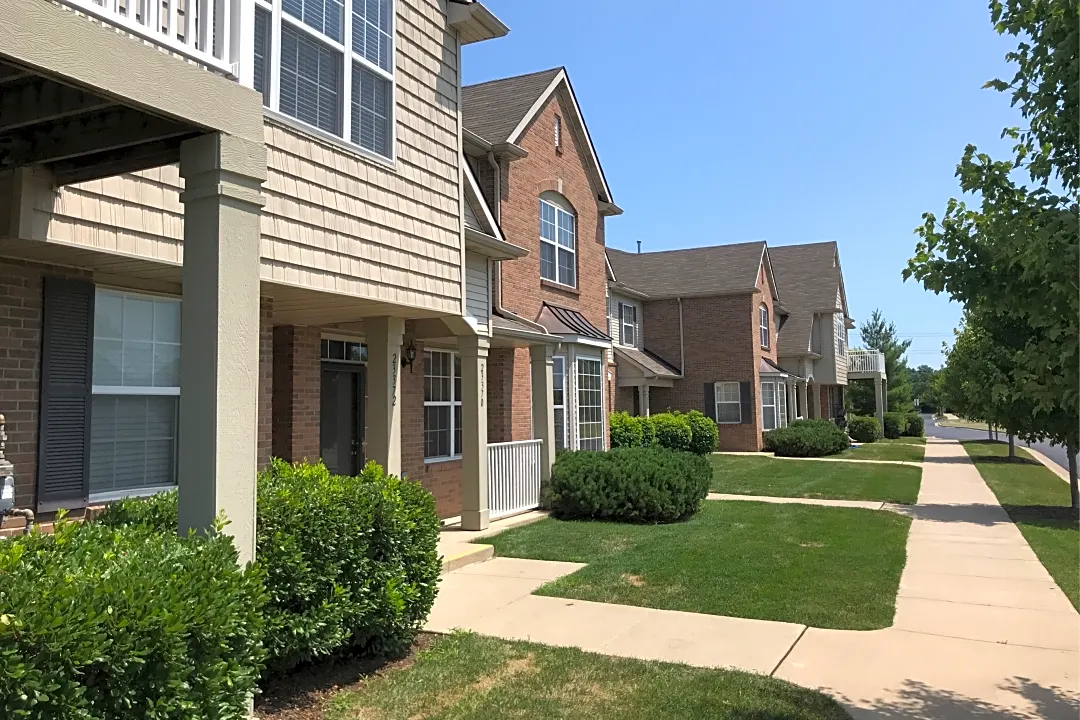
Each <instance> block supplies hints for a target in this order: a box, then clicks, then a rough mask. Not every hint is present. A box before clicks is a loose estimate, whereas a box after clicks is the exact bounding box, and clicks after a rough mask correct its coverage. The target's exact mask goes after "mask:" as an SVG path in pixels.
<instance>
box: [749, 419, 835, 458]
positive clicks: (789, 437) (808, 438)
mask: <svg viewBox="0 0 1080 720" xmlns="http://www.w3.org/2000/svg"><path fill="white" fill-rule="evenodd" d="M850 444H851V443H850V442H849V441H848V438H847V435H846V434H845V433H844V431H843V430H841V429H840V428H839V427H838V426H837V425H836V423H833V422H830V421H828V420H796V421H795V422H793V423H791V425H788V426H787V427H783V428H777V429H776V430H770V431H769V432H767V433H765V437H764V445H765V449H766V450H768V451H770V452H773V453H776V454H777V455H780V456H782V457H822V456H824V455H834V454H836V453H838V452H841V451H843V450H846V449H847V448H848V446H849V445H850Z"/></svg>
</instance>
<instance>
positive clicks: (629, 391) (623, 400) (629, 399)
mask: <svg viewBox="0 0 1080 720" xmlns="http://www.w3.org/2000/svg"><path fill="white" fill-rule="evenodd" d="M652 392H653V391H652V390H650V391H649V399H650V400H651V399H652ZM635 394H637V388H633V387H621V388H616V390H615V409H616V410H617V411H619V412H628V413H633V412H634V395H635Z"/></svg>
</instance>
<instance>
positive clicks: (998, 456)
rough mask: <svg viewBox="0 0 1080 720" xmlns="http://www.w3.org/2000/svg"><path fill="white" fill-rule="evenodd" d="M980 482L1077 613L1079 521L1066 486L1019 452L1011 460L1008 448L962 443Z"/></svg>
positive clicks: (1079, 602)
mask: <svg viewBox="0 0 1080 720" xmlns="http://www.w3.org/2000/svg"><path fill="white" fill-rule="evenodd" d="M963 443H964V449H965V450H967V453H968V455H970V456H971V459H972V460H973V461H974V462H975V467H977V468H979V472H980V473H981V474H982V476H983V480H985V481H986V484H987V485H989V486H990V489H991V490H993V491H994V494H995V495H997V499H998V502H999V503H1001V504H1002V505H1003V506H1004V507H1005V510H1006V512H1008V513H1009V517H1010V518H1012V521H1013V522H1014V523H1016V525H1017V527H1019V528H1020V532H1021V533H1023V534H1024V538H1025V539H1026V540H1027V541H1028V544H1029V545H1031V549H1032V550H1034V551H1035V554H1036V555H1038V556H1039V560H1041V561H1042V564H1043V565H1044V566H1045V567H1046V569H1047V571H1049V573H1050V575H1052V576H1053V578H1054V581H1055V582H1057V584H1058V587H1060V588H1061V589H1062V590H1063V591H1064V592H1065V594H1066V595H1068V596H1069V600H1070V601H1072V604H1073V605H1074V606H1075V607H1076V608H1077V609H1078V610H1080V523H1078V522H1077V519H1076V515H1075V513H1074V511H1073V510H1072V509H1071V508H1070V507H1069V484H1068V483H1066V482H1064V481H1063V480H1062V479H1061V478H1060V477H1058V476H1057V475H1055V474H1054V473H1053V472H1051V471H1050V470H1049V469H1047V468H1046V467H1044V466H1043V465H1042V464H1041V463H1040V462H1038V461H1037V460H1035V459H1034V458H1032V457H1031V456H1030V455H1028V454H1027V452H1025V451H1024V450H1023V448H1019V447H1018V448H1016V454H1017V455H1018V456H1020V457H1019V458H1018V461H1009V459H1008V455H1009V446H1008V444H1006V443H994V442H990V441H988V440H965V441H963Z"/></svg>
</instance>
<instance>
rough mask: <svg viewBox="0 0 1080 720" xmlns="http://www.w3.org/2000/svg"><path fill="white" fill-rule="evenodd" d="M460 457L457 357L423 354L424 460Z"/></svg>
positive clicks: (434, 352) (442, 353) (446, 353)
mask: <svg viewBox="0 0 1080 720" xmlns="http://www.w3.org/2000/svg"><path fill="white" fill-rule="evenodd" d="M460 455H461V357H460V356H459V355H458V354H457V353H454V352H449V351H444V350H425V351H424V459H425V460H446V459H450V458H455V457H459V456H460Z"/></svg>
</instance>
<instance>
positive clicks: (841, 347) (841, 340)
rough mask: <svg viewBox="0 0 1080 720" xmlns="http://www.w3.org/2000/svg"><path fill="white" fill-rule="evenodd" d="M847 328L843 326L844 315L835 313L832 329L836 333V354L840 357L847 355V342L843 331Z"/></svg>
mask: <svg viewBox="0 0 1080 720" xmlns="http://www.w3.org/2000/svg"><path fill="white" fill-rule="evenodd" d="M846 329H847V328H846V327H845V326H844V316H843V315H841V314H839V313H837V314H836V315H834V316H833V331H834V332H835V333H836V342H835V345H836V354H837V355H839V356H840V357H843V356H845V355H847V342H845V340H846V338H845V337H844V331H845V330H846Z"/></svg>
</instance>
